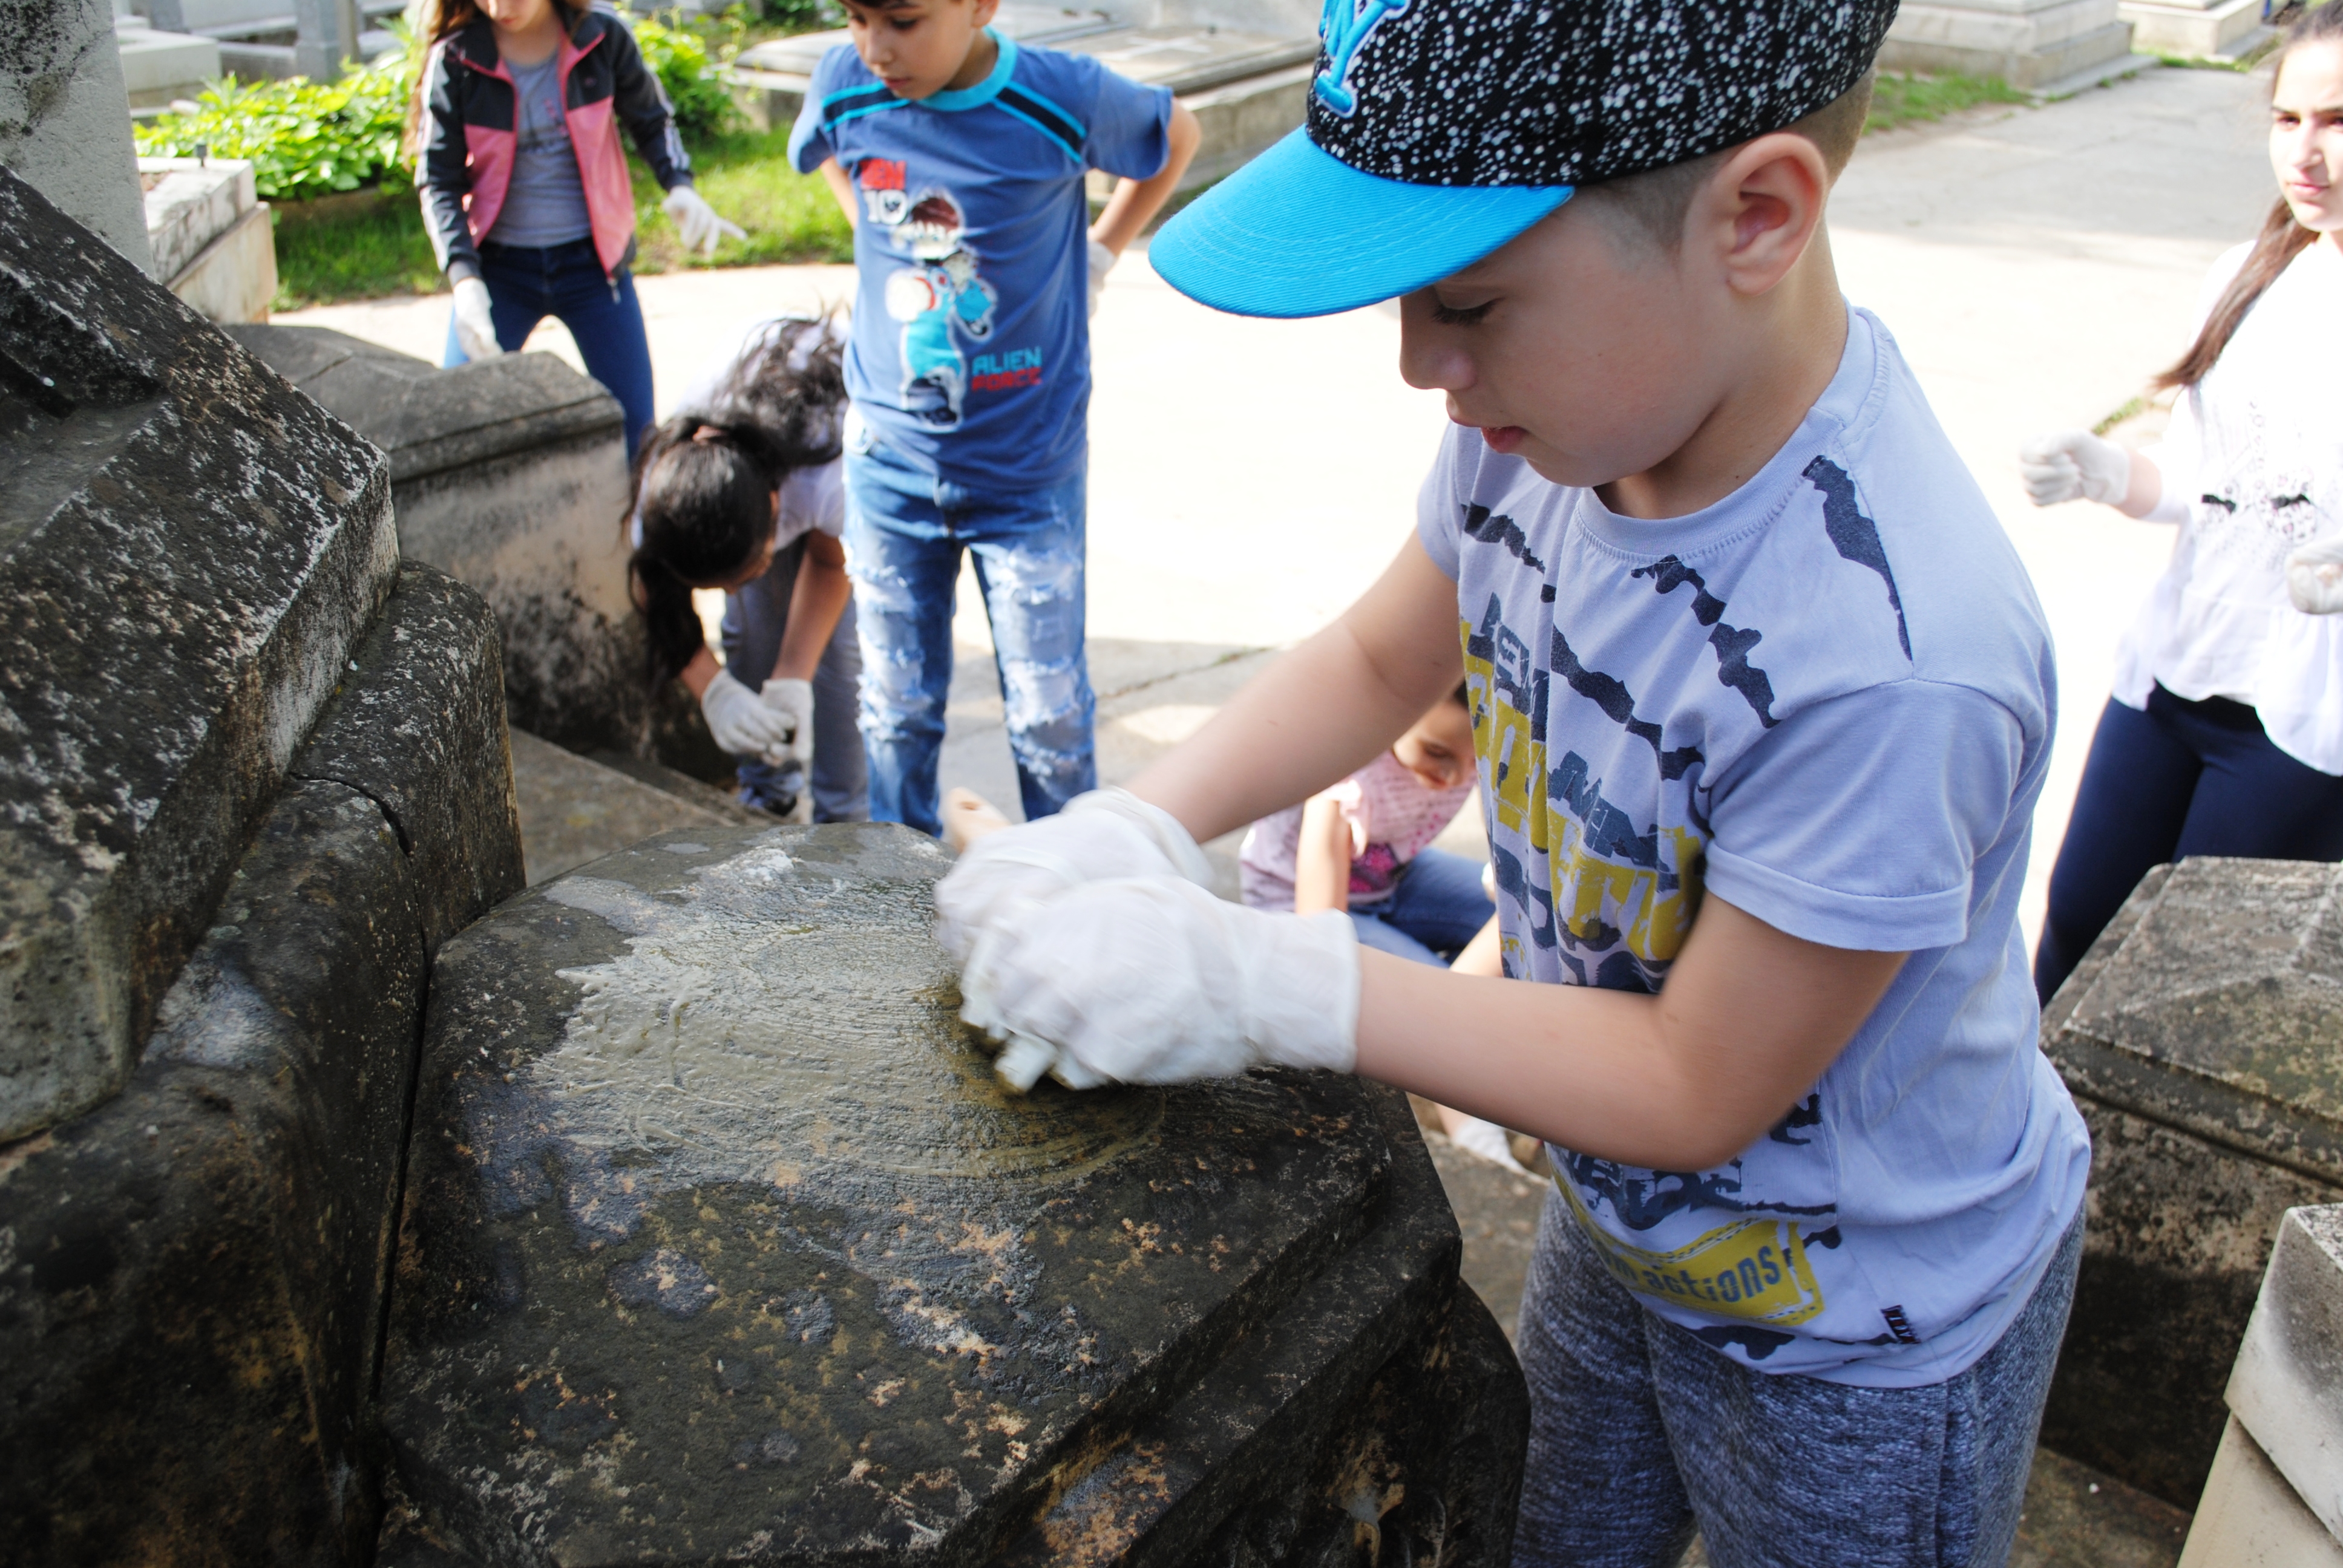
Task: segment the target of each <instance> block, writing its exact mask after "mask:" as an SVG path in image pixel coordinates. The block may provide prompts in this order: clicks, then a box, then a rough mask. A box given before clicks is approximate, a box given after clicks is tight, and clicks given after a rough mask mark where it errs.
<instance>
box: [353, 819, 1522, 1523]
mask: <svg viewBox="0 0 2343 1568" xmlns="http://www.w3.org/2000/svg"><path fill="white" fill-rule="evenodd" d="M947 865H948V861H947V860H946V859H945V857H944V856H943V855H942V853H941V852H940V850H939V849H937V848H936V847H935V846H934V845H933V844H932V843H931V842H930V841H929V840H928V839H924V838H922V837H920V836H919V835H916V834H914V833H912V832H910V831H909V830H908V829H901V828H890V827H867V826H866V827H831V828H813V829H793V828H776V829H761V830H748V829H719V830H713V831H700V830H698V829H692V830H687V831H682V832H670V833H668V834H665V835H662V836H661V837H659V838H656V839H649V840H647V841H645V842H643V843H641V844H639V845H636V846H635V847H633V848H632V849H627V850H624V851H622V852H620V853H618V854H617V855H613V856H611V857H609V858H608V859H603V860H600V861H598V862H596V863H594V864H592V865H590V866H588V867H585V868H583V869H580V870H578V871H576V872H573V873H571V874H570V875H568V876H567V877H563V878H560V879H557V880H555V881H552V882H550V883H546V884H541V885H539V886H538V887H536V888H533V889H531V890H529V891H528V893H527V894H525V895H524V896H522V897H521V898H519V899H517V900H512V901H511V902H509V903H508V904H506V905H505V906H504V907H503V908H502V909H500V910H498V911H497V912H496V913H495V914H494V915H492V916H490V917H489V918H488V920H483V921H482V922H480V923H479V924H478V925H476V926H474V927H473V928H472V929H471V930H469V931H468V932H466V933H465V934H464V935H463V936H461V937H459V938H458V939H457V940H455V941H453V942H451V943H450V944H448V946H447V947H446V948H445V949H443V950H441V952H440V955H439V958H438V960H437V965H436V967H435V969H434V972H433V980H432V1015H431V1023H430V1034H429V1044H428V1047H427V1053H426V1057H425V1060H424V1063H423V1066H422V1070H421V1083H422V1089H421V1092H420V1096H419V1098H418V1101H417V1118H416V1130H415V1136H414V1141H413V1143H412V1145H411V1150H410V1154H409V1181H408V1198H407V1211H406V1219H405V1222H404V1227H403V1230H402V1233H401V1241H400V1261H399V1279H400V1281H401V1286H400V1290H399V1292H398V1293H397V1297H396V1298H395V1299H394V1302H393V1307H392V1322H391V1327H390V1335H389V1351H388V1360H387V1362H386V1365H385V1369H384V1382H383V1392H384V1402H385V1422H386V1426H387V1432H388V1434H389V1439H390V1443H391V1447H392V1449H393V1452H394V1453H395V1455H396V1459H397V1467H398V1472H399V1477H400V1483H401V1485H402V1487H403V1490H404V1493H405V1496H406V1499H407V1505H406V1507H405V1509H404V1511H403V1512H402V1513H400V1514H399V1515H398V1516H397V1517H396V1518H395V1519H394V1521H393V1524H392V1527H391V1529H390V1530H389V1531H388V1532H387V1534H386V1538H385V1541H384V1545H383V1552H382V1555H381V1557H380V1558H379V1559H378V1562H380V1563H383V1564H385V1565H386V1568H421V1565H422V1564H427V1563H433V1564H437V1563H604V1562H619V1561H625V1562H630V1563H709V1562H724V1561H733V1560H736V1559H738V1560H743V1561H748V1560H753V1561H758V1562H763V1563H777V1564H778V1563H846V1562H850V1561H851V1562H856V1563H934V1564H939V1565H941V1564H950V1563H970V1564H973V1563H1035V1564H1040V1563H1100V1564H1103V1563H1131V1564H1137V1563H1167V1564H1169V1563H1178V1564H1191V1563H1196V1564H1201V1563H1232V1564H1233V1563H1262V1564H1266V1563H1296V1564H1299V1563H1328V1562H1345V1563H1348V1562H1361V1563H1365V1562H1378V1561H1379V1562H1383V1563H1404V1562H1416V1563H1429V1562H1439V1563H1452V1564H1483V1563H1488V1564H1495V1563H1503V1562H1505V1561H1506V1560H1507V1555H1508V1552H1509V1546H1510V1537H1511V1533H1512V1523H1513V1504H1514V1498H1515V1493H1516V1490H1517V1488H1518V1484H1519V1478H1520V1466H1521V1455H1522V1447H1523V1442H1524V1438H1525V1431H1526V1426H1525V1423H1526V1419H1527V1411H1526V1398H1525V1392H1524V1390H1523V1385H1522V1382H1521V1377H1520V1373H1519V1371H1518V1369H1517V1368H1516V1367H1515V1365H1514V1364H1513V1359H1512V1356H1511V1353H1510V1352H1509V1351H1508V1350H1507V1348H1506V1346H1505V1343H1504V1340H1503V1335H1502V1334H1501V1333H1500V1332H1498V1330H1497V1327H1496V1325H1495V1323H1494V1322H1492V1321H1491V1320H1490V1318H1489V1316H1488V1313H1487V1311H1486V1309H1484V1308H1483V1307H1482V1306H1481V1304H1480V1302H1479V1300H1478V1298H1476V1297H1474V1296H1473V1294H1472V1293H1471V1292H1470V1291H1469V1290H1468V1289H1466V1288H1464V1287H1463V1286H1462V1285H1461V1284H1460V1283H1459V1282H1458V1280H1457V1278H1456V1262H1457V1253H1458V1241H1457V1235H1456V1230H1455V1225H1454V1221H1453V1218H1452V1217H1451V1215H1450V1213H1449V1211H1448V1207H1447V1204H1446V1202H1445V1201H1444V1200H1443V1198H1442V1196H1441V1192H1440V1188H1439V1185H1438V1181H1437V1178H1436V1176H1435V1175H1434V1173H1433V1169H1432V1166H1431V1163H1430V1161H1429V1160H1428V1158H1427V1157H1426V1155H1425V1153H1424V1151H1423V1146H1422V1143H1421V1141H1420V1140H1419V1139H1418V1138H1417V1136H1416V1134H1415V1131H1414V1123H1413V1117H1412V1115H1411V1114H1410V1112H1409V1110H1408V1107H1407V1104H1406V1101H1405V1100H1404V1098H1403V1097H1402V1096H1400V1095H1399V1094H1397V1093H1395V1092H1393V1091H1386V1090H1383V1089H1380V1088H1377V1087H1374V1086H1372V1085H1369V1084H1365V1083H1363V1082H1361V1081H1355V1080H1351V1079H1345V1078H1337V1077H1332V1076H1328V1075H1323V1074H1319V1075H1295V1074H1275V1075H1259V1076H1255V1077H1252V1078H1248V1079H1244V1080H1239V1081H1230V1082H1222V1083H1216V1084H1209V1085H1199V1086H1194V1087H1190V1088H1183V1089H1177V1090H1151V1089H1140V1090H1127V1091H1110V1092H1101V1093H1092V1094H1082V1095H1077V1094H1073V1093H1071V1092H1069V1091H1063V1090H1061V1089H1058V1088H1056V1087H1055V1086H1044V1087H1043V1088H1042V1089H1041V1090H1040V1091H1037V1092H1036V1093H1034V1094H1033V1095H1031V1097H1021V1096H1018V1095H1016V1094H1014V1093H1011V1092H1010V1091H1007V1090H1006V1089H1005V1088H1004V1086H1003V1085H1002V1084H1001V1081H1000V1080H999V1078H998V1077H997V1076H996V1075H995V1074H994V1073H993V1072H992V1070H991V1067H990V1060H989V1059H988V1057H987V1056H986V1055H985V1054H984V1053H983V1052H982V1051H981V1050H979V1049H978V1042H977V1041H976V1040H973V1039H972V1038H970V1035H969V1033H968V1032H967V1031H966V1030H964V1029H963V1028H962V1027H961V1026H960V1023H959V1022H958V1020H957V1018H956V1016H955V1010H956V1008H957V1004H958V997H957V991H956V987H955V984H954V980H953V975H952V970H951V967H950V963H949V961H948V960H946V958H945V957H944V955H943V953H942V952H941V951H940V950H939V949H938V948H937V947H936V945H935V942H934V940H933V938H932V937H931V935H930V924H931V921H932V920H933V910H932V892H931V886H932V882H933V879H935V878H936V877H937V876H938V875H939V874H940V872H941V871H942V870H943V869H945V868H946V866H947Z"/></svg>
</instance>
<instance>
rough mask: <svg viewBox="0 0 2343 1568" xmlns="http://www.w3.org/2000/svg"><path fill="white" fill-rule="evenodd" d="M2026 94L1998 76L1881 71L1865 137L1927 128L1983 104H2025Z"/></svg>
mask: <svg viewBox="0 0 2343 1568" xmlns="http://www.w3.org/2000/svg"><path fill="white" fill-rule="evenodd" d="M2031 102H2033V100H2032V99H2030V98H2028V97H2027V96H2026V95H2025V94H2024V93H2021V92H2019V91H2018V90H2017V89H2016V88H2015V87H2013V86H2011V85H2009V84H2008V83H2007V82H2005V81H2003V80H2002V79H2001V78H2000V77H1998V76H1907V75H1895V74H1894V73H1892V72H1887V71H1882V72H1881V73H1880V74H1879V75H1878V78H1877V79H1876V80H1875V82H1874V83H1873V84H1872V88H1871V115H1870V117H1869V118H1867V119H1865V121H1864V122H1863V130H1864V134H1865V136H1868V135H1870V134H1871V133H1872V132H1874V131H1891V130H1894V129H1895V128H1896V126H1918V125H1926V124H1927V123H1928V122H1929V121H1931V120H1941V119H1943V118H1944V117H1945V116H1946V115H1951V114H1957V113H1958V112H1960V111H1961V110H1963V109H1974V108H1976V106H1979V105H1980V104H2026V103H2031Z"/></svg>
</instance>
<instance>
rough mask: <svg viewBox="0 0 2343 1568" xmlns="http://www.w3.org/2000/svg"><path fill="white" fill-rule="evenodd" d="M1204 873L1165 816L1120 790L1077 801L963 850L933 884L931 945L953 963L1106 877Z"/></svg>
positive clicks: (1205, 878)
mask: <svg viewBox="0 0 2343 1568" xmlns="http://www.w3.org/2000/svg"><path fill="white" fill-rule="evenodd" d="M1110 877H1169V878H1172V879H1179V878H1182V877H1184V878H1186V879H1189V880H1191V881H1193V882H1196V883H1198V884H1202V883H1204V882H1209V881H1210V880H1212V867H1211V866H1210V865H1209V864H1208V863H1207V862H1206V861H1205V859H1204V852H1203V851H1202V849H1198V848H1196V841H1195V840H1194V839H1192V838H1190V837H1189V836H1188V830H1187V829H1184V828H1182V827H1181V826H1180V824H1179V822H1178V821H1176V820H1175V819H1173V818H1172V815H1171V813H1169V812H1167V811H1164V810H1162V809H1160V808H1158V807H1154V806H1151V805H1149V804H1148V803H1147V802H1146V801H1144V800H1141V799H1139V797H1138V796H1136V795H1133V794H1131V793H1130V792H1129V791H1127V790H1123V789H1093V790H1091V792H1090V793H1089V794H1087V795H1078V796H1076V797H1075V798H1074V799H1073V800H1072V801H1071V803H1070V804H1069V805H1068V806H1067V807H1066V809H1064V810H1062V811H1061V812H1059V813H1058V814H1057V815H1056V816H1054V817H1044V818H1042V819H1041V820H1040V821H1038V822H1026V823H1022V824H1021V825H1019V826H1017V827H1014V828H1003V829H1001V830H999V831H998V832H994V833H990V834H988V835H987V836H985V837H984V838H982V839H979V840H978V841H976V842H975V843H973V844H971V845H970V846H969V848H968V849H967V851H966V852H965V853H963V854H962V855H961V856H960V864H958V865H956V866H954V867H953V868H952V869H951V872H950V875H948V876H947V877H945V878H944V879H943V880H942V881H940V882H939V883H937V884H936V940H939V941H940V942H942V943H943V945H944V948H945V950H947V951H949V952H950V954H951V956H952V957H953V958H954V959H955V960H958V961H959V962H960V964H962V965H966V964H967V963H968V961H969V955H970V953H971V952H973V951H974V950H975V948H976V945H977V942H978V941H979V940H980V939H981V938H983V937H984V936H986V935H988V934H990V933H993V932H996V931H1003V932H1014V931H1015V930H1018V929H1019V928H1020V927H1021V924H1022V922H1023V921H1024V920H1026V919H1027V918H1028V916H1029V915H1030V913H1031V910H1032V909H1033V908H1035V907H1036V906H1037V905H1039V904H1040V903H1041V901H1042V900H1046V899H1048V898H1051V896H1053V895H1055V894H1057V893H1061V892H1063V891H1064V890H1067V889H1068V888H1071V887H1075V886H1078V885H1079V884H1081V883H1083V882H1090V881H1098V880H1101V879H1106V878H1110Z"/></svg>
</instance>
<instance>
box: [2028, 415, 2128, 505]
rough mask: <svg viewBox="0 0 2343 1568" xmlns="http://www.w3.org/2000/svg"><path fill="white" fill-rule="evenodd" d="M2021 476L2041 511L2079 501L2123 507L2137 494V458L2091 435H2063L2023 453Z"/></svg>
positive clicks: (2031, 443)
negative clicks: (2133, 468) (2134, 465)
mask: <svg viewBox="0 0 2343 1568" xmlns="http://www.w3.org/2000/svg"><path fill="white" fill-rule="evenodd" d="M2017 471H2018V474H2019V475H2020V476H2021V477H2023V478H2024V479H2025V481H2026V494H2027V495H2028V496H2030V497H2032V498H2033V500H2034V504H2035V505H2036V506H2037V507H2055V506H2056V505H2057V504H2058V503H2059V502H2061V501H2071V500H2074V499H2076V498H2078V497H2079V498H2083V499H2085V500H2091V501H2104V502H2105V503H2107V505H2108V506H2110V507H2119V506H2121V505H2123V501H2124V497H2125V496H2127V495H2128V494H2129V493H2130V491H2131V454H2130V453H2129V452H2127V451H2125V450H2124V449H2123V448H2122V447H2118V446H2117V445H2116V444H2115V443H2114V442H2113V441H2109V440H2107V439H2105V438H2103V437H2097V436H2094V435H2092V434H2091V433H2090V432H2089V431H2088V430H2061V431H2059V432H2058V433H2057V434H2056V435H2054V436H2043V437H2036V439H2034V440H2031V441H2028V442H2027V443H2026V445H2025V446H2023V447H2019V448H2018V449H2017Z"/></svg>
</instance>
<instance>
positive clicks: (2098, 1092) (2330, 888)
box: [2042, 859, 2343, 1508]
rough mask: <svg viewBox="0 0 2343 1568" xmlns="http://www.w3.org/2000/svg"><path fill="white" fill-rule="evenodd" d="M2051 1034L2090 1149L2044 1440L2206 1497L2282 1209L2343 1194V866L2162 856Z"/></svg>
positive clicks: (2059, 1010) (2057, 1015)
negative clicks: (2083, 1223) (2233, 1377)
mask: <svg viewBox="0 0 2343 1568" xmlns="http://www.w3.org/2000/svg"><path fill="white" fill-rule="evenodd" d="M2043 1041H2044V1048H2045V1049H2046V1050H2048V1051H2049V1053H2050V1055H2051V1057H2052V1059H2053V1060H2055V1061H2056V1063H2057V1064H2058V1068H2059V1070H2060V1072H2061V1073H2062V1074H2063V1075H2064V1076H2065V1078H2066V1084H2067V1087H2068V1088H2069V1089H2070V1090H2072V1091H2074V1094H2075V1100H2076V1103H2077V1105H2078V1106H2080V1107H2081V1109H2082V1111H2083V1116H2084V1119H2085V1121H2087V1122H2088V1123H2089V1124H2090V1129H2091V1140H2092V1145H2093V1155H2092V1168H2091V1188H2090V1210H2089V1219H2088V1230H2087V1241H2086V1242H2085V1252H2084V1261H2083V1271H2082V1277H2081V1280H2080V1282H2078V1284H2077V1289H2076V1292H2075V1309H2074V1316H2073V1318H2072V1320H2071V1321H2070V1323H2069V1327H2068V1329H2067V1333H2066V1346H2065V1349H2064V1351H2063V1352H2061V1355H2060V1358H2059V1362H2058V1374H2057V1381H2056V1384H2055V1385H2054V1387H2053V1390H2052V1392H2051V1396H2050V1406H2049V1410H2048V1412H2047V1414H2046V1417H2045V1419H2044V1422H2043V1430H2042V1441H2043V1442H2044V1443H2045V1444H2046V1445H2047V1446H2049V1447H2051V1448H2054V1449H2056V1450H2057V1451H2058V1452H2061V1453H2065V1454H2069V1455H2071V1456H2073V1457H2075V1458H2077V1459H2080V1460H2083V1461H2085V1462H2087V1463H2089V1464H2092V1465H2095V1466H2097V1468H2099V1469H2101V1470H2104V1471H2107V1473H2111V1474H2113V1475H2115V1476H2117V1477H2118V1478H2119V1479H2121V1480H2124V1481H2127V1482H2129V1483H2132V1484H2133V1485H2136V1486H2139V1487H2143V1488H2145V1489H2147V1491H2150V1492H2153V1493H2157V1494H2158V1495H2159V1496H2162V1497H2163V1498H2165V1499H2166V1500H2167V1501H2168V1502H2171V1503H2177V1504H2178V1505H2180V1506H2181V1507H2184V1508H2190V1507H2194V1506H2195V1505H2196V1503H2197V1496H2198V1493H2200V1492H2201V1491H2202V1490H2203V1487H2204V1485H2205V1478H2206V1474H2207V1470H2208V1468H2209V1467H2210V1466H2211V1465H2212V1463H2213V1460H2214V1453H2215V1451H2216V1450H2217V1448H2218V1446H2219V1445H2220V1442H2221V1434H2222V1431H2223V1428H2224V1426H2225V1424H2226V1423H2227V1418H2228V1411H2227V1408H2225V1405H2224V1400H2223V1392H2224V1388H2225V1386H2226V1385H2227V1382H2228V1379H2229V1374H2230V1367H2231V1363H2232V1361H2233V1359H2234V1358H2235V1357H2236V1356H2237V1346H2238V1342H2239V1340H2240V1337H2241V1336H2243V1335H2244V1334H2245V1332H2246V1325H2247V1321H2248V1320H2249V1319H2250V1318H2251V1317H2252V1315H2253V1312H2254V1300H2255V1294H2256V1292H2257V1290H2258V1289H2259V1288H2260V1286H2261V1282H2262V1278H2263V1272H2264V1269H2265V1266H2266V1265H2267V1264H2268V1261H2269V1257H2270V1248H2271V1244H2272V1242H2273V1241H2274V1240H2275V1239H2276V1237H2277V1235H2278V1230H2279V1225H2280V1221H2281V1220H2282V1218H2283V1216H2284V1215H2285V1214H2286V1211H2288V1210H2289V1209H2294V1208H2297V1207H2299V1206H2304V1205H2317V1204H2333V1203H2336V1202H2338V1201H2343V869H2338V868H2336V867H2333V866H2325V865H2314V864H2309V863H2306V862H2298V861H2282V860H2229V859H2190V860H2185V861H2183V862H2181V863H2180V864H2179V865H2178V866H2177V867H2173V868H2170V869H2161V868H2160V869H2157V870H2155V871H2152V872H2150V873H2149V874H2148V876H2147V878H2146V879H2143V880H2142V881H2141V883H2140V885H2139V887H2138V889H2137V890H2135V891H2134V893H2133V894H2132V897H2131V900H2130V901H2129V902H2127V904H2126V905H2125V906H2124V909H2123V911H2122V912H2121V913H2120V914H2119V915H2117V918H2116V920H2115V921H2114V922H2113V923H2111V924H2110V925H2109V926H2108V928H2107V931H2106V932H2105V933H2104V934H2103V935H2102V936H2101V937H2100V938H2099V940H2098V942H2097V945H2095V946H2094V947H2093V948H2092V950H2091V952H2090V955H2089V956H2088V957H2087V959H2086V960H2084V962H2083V963H2082V964H2081V965H2080V966H2079V967H2078V968H2077V970H2076V971H2075V973H2074V974H2073V976H2071V977H2070V978H2069V979H2068V980H2067V981H2066V985H2065V986H2063V987H2062V988H2060V990H2059V992H2058V994H2057V996H2056V998H2054V999H2053V1000H2052V1003H2051V1005H2050V1007H2049V1008H2048V1009H2047V1010H2046V1014H2045V1017H2044V1020H2043Z"/></svg>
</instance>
